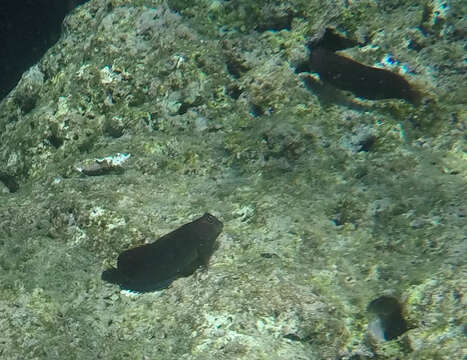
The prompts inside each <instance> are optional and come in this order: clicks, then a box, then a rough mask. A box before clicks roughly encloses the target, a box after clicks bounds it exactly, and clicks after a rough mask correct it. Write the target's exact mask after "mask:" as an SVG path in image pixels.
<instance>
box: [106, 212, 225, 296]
mask: <svg viewBox="0 0 467 360" xmlns="http://www.w3.org/2000/svg"><path fill="white" fill-rule="evenodd" d="M222 227H223V224H222V222H220V221H219V220H218V219H217V218H215V217H214V216H213V215H211V214H208V213H206V214H204V215H203V216H202V217H200V218H199V219H196V220H194V221H192V222H190V223H188V224H185V225H183V226H181V227H179V228H178V229H176V230H174V231H172V232H170V233H168V234H166V235H164V236H162V237H161V238H159V239H158V240H156V241H155V242H153V243H151V244H146V245H142V246H138V247H136V248H133V249H129V250H126V251H123V252H122V253H121V254H120V255H119V256H118V260H117V268H111V269H107V270H105V271H104V272H103V273H102V279H103V280H105V281H108V282H110V283H113V284H118V285H120V287H121V288H122V289H125V290H133V291H139V292H145V291H154V290H159V289H163V288H165V287H167V286H168V285H170V283H172V281H174V280H175V279H176V278H178V277H181V276H189V275H191V274H193V272H194V271H195V270H196V269H197V268H198V267H200V266H202V265H207V264H208V262H209V259H210V257H211V255H212V253H213V252H214V250H215V242H216V239H217V237H218V236H219V234H220V233H221V231H222Z"/></svg>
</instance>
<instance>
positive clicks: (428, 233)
mask: <svg viewBox="0 0 467 360" xmlns="http://www.w3.org/2000/svg"><path fill="white" fill-rule="evenodd" d="M278 4H279V5H278ZM284 4H285V5H284ZM446 4H447V5H446V6H444V7H443V3H438V2H434V1H433V2H428V3H427V2H426V1H410V2H403V1H396V2H394V1H377V2H376V1H358V2H357V1H355V2H354V1H348V2H331V1H324V2H323V1H309V0H307V1H304V0H303V1H301V0H296V1H288V2H276V1H255V2H251V1H246V0H239V1H201V0H196V1H181V0H173V1H167V2H163V1H150V0H146V1H145V0H133V1H127V0H125V1H123V0H91V1H89V2H88V3H86V4H85V5H83V6H81V7H79V8H77V9H76V10H75V11H74V12H73V13H71V14H70V15H69V16H68V17H67V18H66V19H65V21H64V24H63V33H62V36H61V38H60V40H59V41H58V42H57V44H56V45H55V46H53V47H52V48H50V49H49V51H48V52H47V53H46V54H45V55H44V57H43V58H42V59H41V61H40V62H39V63H38V64H37V65H36V66H34V67H33V68H31V69H30V70H29V71H28V72H26V73H25V74H24V75H23V77H22V79H21V81H20V82H19V84H18V85H17V87H16V88H15V89H14V90H13V91H12V92H11V93H10V94H9V95H8V97H7V98H5V99H4V100H3V101H2V102H1V103H0V166H1V167H0V181H1V186H0V245H1V249H2V251H1V252H0V286H1V291H0V333H1V337H0V344H1V346H0V357H1V358H5V359H61V360H64V359H164V360H171V359H174V360H175V359H177V360H184V359H186V360H192V359H193V360H194V359H203V360H209V359H236V360H239V359H240V360H241V359H267V360H275V359H277V360H279V359H294V360H299V359H320V360H321V359H376V358H377V359H396V358H398V359H462V358H463V357H465V356H466V355H467V350H466V347H465V333H466V313H465V308H466V295H465V294H466V289H467V280H466V279H467V265H466V257H465V254H466V249H467V245H466V241H467V240H466V230H467V229H466V208H465V206H466V205H465V204H466V203H467V202H466V194H467V188H466V177H467V165H466V164H467V162H466V135H465V134H466V113H465V109H466V104H465V99H466V96H465V93H466V88H465V86H466V85H465V84H466V83H467V81H466V79H465V77H466V71H465V62H464V60H463V56H464V52H463V51H464V49H463V46H464V45H463V44H464V43H463V41H464V39H465V29H466V26H465V18H466V17H465V14H463V5H462V1H460V0H458V1H450V2H446ZM325 27H333V28H335V29H337V31H339V32H341V33H345V35H346V36H347V37H348V38H350V39H354V40H355V41H356V42H358V43H359V44H362V45H359V46H357V47H355V48H352V49H349V50H348V51H347V50H346V51H344V53H345V55H346V56H349V57H351V58H353V59H355V60H356V61H359V62H361V63H363V64H366V65H368V66H375V65H378V63H379V62H381V61H383V59H384V58H386V57H387V55H388V54H390V55H391V56H392V57H393V58H394V59H396V60H397V61H398V62H399V69H403V68H405V69H408V70H407V71H406V74H405V75H404V76H405V77H406V78H407V80H408V81H410V82H411V83H413V84H417V86H419V87H420V88H421V89H422V90H423V91H424V93H425V95H426V98H425V101H424V102H423V103H422V104H421V105H420V106H418V107H414V106H412V105H410V104H409V103H407V102H405V101H404V100H380V101H371V100H364V99H358V98H356V97H355V96H353V95H352V94H348V93H345V92H342V91H340V90H337V89H334V88H332V87H329V86H327V85H326V84H322V83H320V82H319V81H318V79H317V78H316V76H313V75H312V74H308V73H303V74H296V73H295V66H297V64H298V63H300V62H301V61H303V60H304V59H306V58H307V56H308V53H307V43H308V42H309V41H310V39H312V38H313V37H316V36H318V35H319V34H320V33H321V32H322V30H323V29H324V28H325ZM393 70H394V71H398V68H397V67H396V68H394V69H393ZM368 138H371V145H368V141H367V140H366V139H368ZM117 153H120V154H130V155H131V157H130V158H129V159H128V161H127V162H126V163H125V164H123V165H122V168H121V169H120V168H119V170H120V171H118V172H108V173H107V172H106V173H104V174H102V175H97V176H86V175H84V174H83V173H82V172H79V171H77V169H79V166H80V165H79V164H82V163H83V162H84V163H86V161H91V162H93V161H95V160H93V159H102V158H106V157H108V156H112V155H113V154H117ZM206 211H207V212H210V213H213V214H214V215H215V216H216V217H218V218H219V219H220V220H221V221H222V222H223V223H224V229H223V232H222V234H221V236H220V237H219V238H218V242H219V248H218V249H217V250H216V252H215V253H214V254H213V256H212V258H211V260H210V263H209V267H208V269H206V270H204V271H197V272H196V273H195V274H194V275H192V276H190V277H186V278H180V279H178V280H176V281H174V283H173V284H172V285H171V287H169V288H168V289H166V290H163V291H161V292H151V293H145V294H139V295H138V294H132V295H128V294H125V293H121V292H120V291H119V289H118V287H116V286H113V285H109V284H107V283H104V282H102V281H101V279H100V274H101V272H102V270H104V269H105V268H107V267H109V266H115V259H116V257H117V254H118V253H120V252H121V251H123V250H126V249H128V248H131V247H134V246H138V245H142V244H144V243H149V242H151V241H153V240H155V239H157V238H158V237H160V236H162V235H163V234H166V233H167V232H169V231H170V230H172V229H175V228H177V227H178V226H180V225H182V224H183V223H185V222H186V221H188V220H189V219H194V218H196V217H197V216H199V215H200V214H202V213H204V212H206ZM381 296H390V297H394V298H396V299H398V301H399V302H400V304H401V306H402V312H403V314H402V315H403V317H404V319H405V320H406V321H407V327H408V330H407V331H406V332H404V333H403V334H402V335H401V336H400V337H398V338H397V339H394V340H391V341H386V342H384V341H381V340H378V339H374V338H372V337H371V334H370V333H369V332H368V314H367V306H368V304H369V303H370V302H371V301H372V300H374V299H377V298H379V297H381Z"/></svg>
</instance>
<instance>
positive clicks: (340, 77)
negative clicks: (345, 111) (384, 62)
mask: <svg viewBox="0 0 467 360" xmlns="http://www.w3.org/2000/svg"><path fill="white" fill-rule="evenodd" d="M310 70H311V71H313V72H316V73H318V74H319V77H320V79H321V80H323V81H325V82H328V83H330V84H331V85H333V86H335V87H337V88H339V89H342V90H348V91H351V92H352V93H354V94H355V95H356V96H359V97H362V98H365V99H370V100H380V99H391V98H393V99H404V100H407V101H408V102H410V103H412V104H417V103H419V101H420V94H419V93H418V91H416V90H415V89H414V88H413V87H412V86H411V85H410V84H409V82H408V81H407V80H405V79H404V78H403V77H402V76H400V75H397V74H395V73H393V72H391V71H389V70H384V69H379V68H375V67H371V66H366V65H363V64H360V63H359V62H356V61H354V60H352V59H349V58H347V57H345V56H341V55H337V54H335V53H333V52H332V51H329V50H326V49H324V48H318V49H314V50H313V51H312V52H311V54H310Z"/></svg>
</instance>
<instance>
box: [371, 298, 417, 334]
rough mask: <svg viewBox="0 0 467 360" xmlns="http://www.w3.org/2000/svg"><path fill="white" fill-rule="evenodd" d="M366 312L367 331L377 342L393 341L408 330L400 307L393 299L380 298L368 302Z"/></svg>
mask: <svg viewBox="0 0 467 360" xmlns="http://www.w3.org/2000/svg"><path fill="white" fill-rule="evenodd" d="M367 311H368V330H369V331H370V333H371V335H373V336H374V337H375V338H376V339H378V340H382V341H387V340H393V339H395V338H397V337H399V336H400V335H402V334H403V333H404V332H406V331H407V329H408V326H407V322H406V321H405V319H404V317H403V315H402V305H401V304H400V303H399V301H398V300H397V299H396V298H395V297H392V296H386V295H384V296H380V297H379V298H377V299H374V300H373V301H371V302H370V304H369V305H368V308H367Z"/></svg>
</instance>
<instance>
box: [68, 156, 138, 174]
mask: <svg viewBox="0 0 467 360" xmlns="http://www.w3.org/2000/svg"><path fill="white" fill-rule="evenodd" d="M130 156H131V154H121V153H117V154H115V155H112V156H106V157H104V158H98V159H89V160H85V161H83V162H82V163H81V164H79V165H78V166H76V167H75V170H76V171H78V172H79V173H81V174H83V175H87V176H99V175H106V174H110V173H122V172H123V170H124V169H123V164H124V163H125V162H126V161H127V160H128V159H129V158H130Z"/></svg>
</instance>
